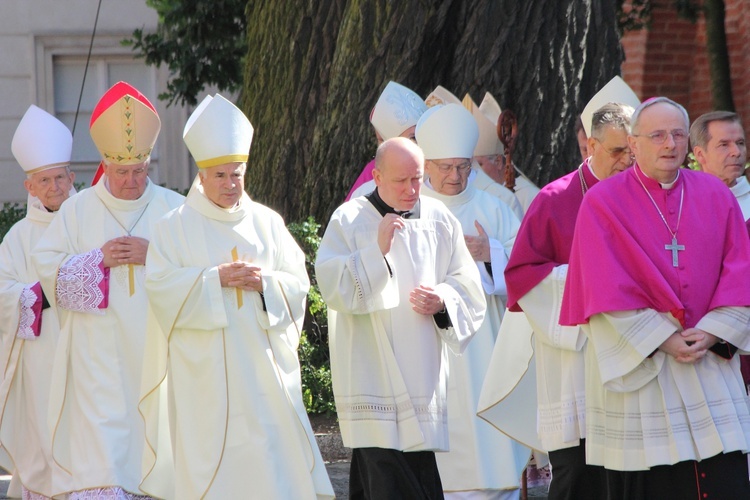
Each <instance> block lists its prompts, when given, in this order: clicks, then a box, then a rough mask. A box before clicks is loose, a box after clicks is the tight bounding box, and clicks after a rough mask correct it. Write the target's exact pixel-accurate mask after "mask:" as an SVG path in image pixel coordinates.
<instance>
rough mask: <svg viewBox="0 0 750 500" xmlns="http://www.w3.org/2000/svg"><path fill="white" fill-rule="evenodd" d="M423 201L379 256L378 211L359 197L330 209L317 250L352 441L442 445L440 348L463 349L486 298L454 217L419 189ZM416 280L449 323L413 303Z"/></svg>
mask: <svg viewBox="0 0 750 500" xmlns="http://www.w3.org/2000/svg"><path fill="white" fill-rule="evenodd" d="M420 205H421V206H420V216H419V218H410V219H405V220H404V224H405V226H406V227H404V228H403V229H400V230H398V231H396V233H395V235H394V239H393V244H392V247H391V250H390V252H389V253H388V254H387V255H386V256H385V258H384V257H383V255H382V253H381V252H380V248H379V247H378V244H377V233H378V225H379V224H380V222H381V220H382V219H383V217H382V216H381V215H380V213H379V212H378V211H377V210H376V209H375V207H373V206H372V204H371V203H370V202H369V201H368V200H367V199H366V198H363V197H359V198H356V199H353V200H350V201H348V202H347V203H344V204H343V205H341V206H340V207H339V208H338V209H337V210H336V212H334V214H333V216H332V218H331V220H330V222H329V224H328V227H327V229H326V233H325V235H324V236H323V240H322V242H321V245H320V249H319V251H318V257H317V261H316V265H315V269H316V276H317V278H318V283H319V285H320V291H321V294H322V295H323V298H324V300H325V301H326V302H327V304H328V308H329V313H328V314H329V316H328V319H329V326H330V341H329V343H330V349H331V371H332V376H333V389H334V394H335V397H336V409H337V412H338V416H339V422H340V426H341V433H342V437H343V439H344V444H345V445H346V446H348V447H350V448H362V447H379V448H389V449H395V450H402V451H418V450H447V449H448V430H447V414H446V411H447V408H446V390H447V380H446V377H447V366H446V363H447V360H446V359H445V358H444V355H446V354H447V352H446V351H445V349H444V347H445V346H446V345H447V346H449V347H450V349H451V350H453V351H454V352H457V353H458V352H461V351H463V350H464V349H465V347H466V344H467V342H468V341H469V340H470V339H471V336H472V335H473V334H474V332H475V331H476V330H477V329H478V328H479V326H480V325H481V323H482V320H483V319H484V312H485V306H486V301H485V298H484V293H483V291H482V287H481V284H480V279H479V273H478V271H477V266H476V265H475V264H474V261H473V260H472V258H471V255H470V254H469V251H468V249H467V248H466V244H465V242H464V239H463V232H462V231H461V226H460V224H459V222H458V221H457V220H456V219H455V217H453V216H452V215H451V214H450V212H449V211H448V210H447V209H446V208H445V206H444V205H443V204H442V203H440V202H438V201H436V200H433V199H430V198H426V197H421V198H420ZM419 284H423V285H427V286H430V287H433V288H434V289H435V290H436V292H437V293H438V294H439V295H440V296H441V298H442V299H443V300H444V302H445V307H446V311H447V313H448V315H449V316H450V319H451V322H452V327H450V328H447V329H440V328H438V327H437V326H436V325H435V321H434V320H433V318H432V317H431V316H424V315H421V314H418V313H416V312H414V311H413V310H412V308H411V304H410V303H409V293H410V292H411V291H412V290H413V289H414V288H415V287H416V286H417V285H419Z"/></svg>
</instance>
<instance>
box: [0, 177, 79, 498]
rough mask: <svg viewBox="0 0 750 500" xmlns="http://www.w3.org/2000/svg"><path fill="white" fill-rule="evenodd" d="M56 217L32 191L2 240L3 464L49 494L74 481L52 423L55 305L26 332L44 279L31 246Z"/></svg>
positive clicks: (0, 387)
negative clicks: (57, 459) (58, 454)
mask: <svg viewBox="0 0 750 500" xmlns="http://www.w3.org/2000/svg"><path fill="white" fill-rule="evenodd" d="M74 193H75V191H72V192H71V194H74ZM54 216H55V213H53V212H48V211H47V210H46V209H45V208H44V206H43V205H42V204H41V202H40V201H39V200H38V199H37V198H35V197H31V196H30V197H29V200H28V205H27V213H26V217H25V218H24V219H22V220H21V221H19V222H18V223H17V224H15V225H14V226H13V227H12V228H11V229H10V231H8V233H7V234H6V235H5V238H3V243H2V245H0V335H1V336H2V351H1V352H0V360H1V362H2V371H0V373H1V374H2V385H0V442H2V445H3V448H5V450H7V452H8V454H9V455H10V458H11V460H12V462H10V463H4V462H3V463H2V464H1V465H2V466H3V467H4V468H6V469H7V470H9V471H13V470H14V468H15V474H16V475H17V476H18V477H19V478H20V480H21V482H22V484H23V486H24V487H25V488H26V489H27V490H29V491H31V492H33V493H36V494H39V495H44V496H51V495H52V492H53V491H64V490H66V489H67V481H68V480H69V477H68V475H67V473H66V472H65V471H63V470H62V469H61V468H60V467H58V466H57V464H55V463H54V461H53V460H52V450H51V448H50V433H49V429H48V426H47V407H48V397H49V388H50V380H51V368H52V361H53V359H54V356H55V347H56V345H57V339H58V336H59V323H58V319H57V314H56V312H55V310H54V308H51V307H50V308H48V309H44V311H43V312H42V313H41V314H42V317H41V331H40V332H39V336H37V337H35V336H33V335H30V336H29V335H23V332H22V331H23V330H28V329H29V328H30V322H31V320H33V319H34V318H33V317H34V313H33V312H32V311H31V310H30V304H33V303H34V302H35V301H37V300H41V289H37V291H38V292H39V295H38V296H37V295H36V294H35V293H32V294H31V296H29V292H30V288H31V287H32V285H34V284H37V283H38V281H39V277H38V276H37V273H36V271H35V270H34V268H33V267H32V265H31V249H32V248H34V245H36V242H37V241H38V240H39V238H40V237H41V235H42V233H43V232H44V231H45V229H47V226H48V225H49V223H50V221H52V219H53V217H54ZM14 466H15V467H14Z"/></svg>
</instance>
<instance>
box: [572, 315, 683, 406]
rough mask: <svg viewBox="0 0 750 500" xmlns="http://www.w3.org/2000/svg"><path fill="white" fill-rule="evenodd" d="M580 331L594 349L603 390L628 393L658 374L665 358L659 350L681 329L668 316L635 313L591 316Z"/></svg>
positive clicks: (675, 321) (664, 354) (674, 320)
mask: <svg viewBox="0 0 750 500" xmlns="http://www.w3.org/2000/svg"><path fill="white" fill-rule="evenodd" d="M583 329H584V331H585V332H586V333H587V335H588V336H589V342H590V344H591V346H590V348H591V347H593V349H594V353H595V355H596V360H597V364H598V367H599V371H600V373H601V378H602V382H603V383H604V387H605V388H606V389H608V390H610V391H614V392H631V391H635V390H638V389H640V388H641V387H643V386H644V385H646V384H647V383H648V382H650V381H651V380H653V379H654V378H655V377H656V376H657V375H658V374H659V372H660V371H661V369H662V365H663V364H664V359H665V356H667V354H666V353H664V352H663V351H660V350H658V349H659V346H661V345H662V344H663V343H664V341H666V340H667V339H668V338H669V337H670V336H671V335H672V334H673V333H675V332H677V331H678V330H680V329H681V328H680V326H679V323H678V322H677V320H676V319H674V318H673V317H672V315H671V314H668V313H659V312H657V311H655V310H653V309H637V310H634V311H613V312H609V313H600V314H595V315H593V316H591V318H590V319H589V323H588V325H584V326H583Z"/></svg>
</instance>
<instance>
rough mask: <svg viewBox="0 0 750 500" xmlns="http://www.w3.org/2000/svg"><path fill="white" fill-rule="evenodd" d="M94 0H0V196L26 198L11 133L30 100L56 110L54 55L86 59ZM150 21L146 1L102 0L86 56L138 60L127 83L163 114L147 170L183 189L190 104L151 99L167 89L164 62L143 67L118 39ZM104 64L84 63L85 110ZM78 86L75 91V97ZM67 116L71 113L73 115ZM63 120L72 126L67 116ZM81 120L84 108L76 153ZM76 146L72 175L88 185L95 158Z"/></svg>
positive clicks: (191, 171) (189, 165)
mask: <svg viewBox="0 0 750 500" xmlns="http://www.w3.org/2000/svg"><path fill="white" fill-rule="evenodd" d="M98 3H99V0H1V1H0V203H2V202H6V201H10V202H20V201H25V199H26V192H25V191H24V189H23V185H22V183H23V179H24V174H23V172H22V170H21V168H20V167H19V166H18V165H17V163H16V161H15V159H14V158H13V155H12V153H11V148H10V145H11V140H12V138H13V133H14V132H15V129H16V126H17V125H18V122H19V121H20V119H21V117H22V116H23V114H24V113H25V112H26V109H27V108H28V107H29V105H31V104H36V105H37V106H39V107H41V108H42V109H45V110H47V111H48V112H50V113H52V114H56V110H57V107H56V102H55V99H56V95H58V96H59V95H60V94H59V93H60V89H59V88H57V89H56V84H58V85H59V82H56V77H55V61H57V64H59V61H60V60H69V59H70V60H73V61H74V62H75V61H78V64H80V61H83V60H85V57H86V54H87V52H88V49H89V43H90V41H91V33H92V30H93V27H94V20H95V17H96V9H97V5H98ZM156 26H157V14H156V12H155V11H154V10H153V9H151V8H149V7H147V6H146V1H145V0H103V1H102V4H101V10H100V13H99V22H98V26H97V31H96V37H95V38H94V44H93V50H92V57H94V58H97V57H98V58H99V60H100V61H102V60H110V59H111V60H114V61H116V62H117V61H119V62H121V63H123V64H130V65H132V64H135V65H137V66H136V68H137V70H138V73H139V75H138V78H137V79H138V81H143V82H145V83H143V84H137V83H135V82H130V83H133V84H134V85H135V86H136V88H138V89H139V90H140V91H141V92H143V94H145V95H146V96H147V97H148V98H149V100H151V102H153V103H154V105H155V106H156V108H157V110H158V112H159V116H160V118H161V121H162V128H161V133H160V135H159V139H158V141H157V143H156V148H155V152H154V161H153V163H152V167H151V169H150V175H151V178H152V179H153V180H154V181H156V182H157V183H160V184H164V185H166V186H167V187H171V188H179V189H186V188H188V187H189V186H190V183H191V182H192V179H193V177H194V176H195V172H196V168H195V165H194V164H193V162H192V160H191V159H190V156H189V154H188V151H187V148H186V147H185V144H184V142H183V141H182V129H183V127H184V125H185V121H186V119H187V116H188V113H189V110H187V109H185V108H183V107H181V106H178V105H172V106H170V107H169V108H167V107H166V103H164V102H162V101H159V100H158V99H157V96H158V95H159V94H160V93H162V92H164V91H166V82H167V78H168V71H167V69H166V68H159V69H156V68H152V67H147V66H146V65H145V63H144V62H143V61H142V60H141V59H135V58H134V57H133V52H132V50H131V48H130V47H123V46H121V45H120V40H122V39H124V38H129V37H130V35H131V34H132V32H133V30H134V29H137V28H143V29H144V31H147V32H148V31H155V29H156ZM61 58H62V59H61ZM131 67H132V66H131ZM58 68H59V66H58ZM103 68H104V69H103ZM97 71H98V73H96V72H97ZM103 71H104V72H106V68H105V66H103V65H101V64H100V65H99V66H96V65H93V66H90V67H89V70H88V72H87V76H86V92H85V95H87V96H88V98H89V99H88V101H89V102H88V104H89V111H90V109H91V108H92V107H93V104H95V102H96V101H97V100H98V98H99V97H100V96H101V94H102V93H103V92H104V91H105V90H106V87H103V86H102V85H103V84H102V83H101V82H103V81H105V80H106V78H107V75H103V74H102V72H103ZM81 73H82V71H81ZM115 75H117V76H119V74H117V73H116V72H114V73H112V74H110V75H109V77H110V78H111V77H113V76H115ZM60 79H61V78H58V79H57V80H60ZM97 82H99V83H97ZM111 83H115V82H111ZM78 85H79V86H80V83H79V84H78ZM91 85H94V87H91ZM56 91H57V94H56ZM79 91H80V89H78V90H76V92H75V94H76V98H77V95H78V92H79ZM68 93H70V89H68ZM199 100H200V99H199ZM83 108H84V106H83V105H82V109H83ZM59 117H60V118H61V119H63V117H62V116H59ZM69 118H71V119H72V115H71V116H70V117H69ZM63 121H65V122H66V124H68V126H69V127H71V128H72V123H68V121H66V120H63ZM88 122H89V117H88V116H86V117H85V118H83V119H82V118H81V117H79V119H78V122H77V124H76V131H75V142H74V149H75V148H78V149H79V150H80V151H79V153H83V152H86V151H87V150H88V149H90V148H87V147H86V146H87V145H86V144H85V141H90V137H89V136H88ZM41 140H43V137H40V141H41ZM89 146H90V144H89ZM76 153H77V152H76V151H75V150H74V159H75V158H76V157H77V156H78V160H76V161H74V162H73V164H72V168H73V169H74V170H75V171H76V174H77V176H78V177H77V181H82V182H85V183H86V184H87V185H88V182H89V181H90V179H91V176H92V175H93V172H94V170H95V168H96V162H95V159H90V154H89V160H85V159H84V160H81V158H80V156H81V154H78V155H77V154H76ZM84 156H85V155H84Z"/></svg>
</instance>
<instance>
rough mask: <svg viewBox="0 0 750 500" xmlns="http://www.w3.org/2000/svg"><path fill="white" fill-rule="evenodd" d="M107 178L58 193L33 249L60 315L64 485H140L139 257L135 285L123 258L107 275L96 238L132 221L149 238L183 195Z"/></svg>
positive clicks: (56, 399)
mask: <svg viewBox="0 0 750 500" xmlns="http://www.w3.org/2000/svg"><path fill="white" fill-rule="evenodd" d="M105 184H106V177H105V178H103V179H102V180H101V181H100V182H99V183H98V184H96V185H95V186H94V187H92V188H89V189H86V190H84V191H82V192H80V193H78V194H77V195H76V196H73V197H72V198H70V199H68V200H67V201H66V202H65V203H63V206H62V207H61V208H60V211H59V212H58V214H57V216H56V217H55V219H54V220H53V221H52V223H51V224H50V226H49V228H48V230H47V231H46V232H45V234H44V235H43V236H42V238H41V240H40V241H39V243H38V244H37V246H36V248H35V249H34V252H33V255H32V260H33V262H34V264H35V266H36V269H37V271H38V272H39V275H40V279H41V282H42V287H43V288H44V292H45V294H46V296H47V298H48V300H49V301H50V304H52V305H53V307H55V306H56V307H57V313H58V315H59V318H60V339H59V344H58V348H57V351H56V355H55V361H54V364H53V366H52V386H51V389H50V394H49V405H50V406H49V425H50V427H51V430H52V440H53V441H52V446H53V448H52V449H53V457H54V459H55V460H56V461H57V463H59V464H60V466H61V467H63V468H64V469H66V470H68V471H70V473H71V475H72V484H71V485H70V490H73V491H78V490H88V489H102V488H109V487H121V488H124V489H125V490H127V491H129V492H132V493H138V492H139V490H138V484H139V483H140V478H141V467H140V463H141V457H142V443H143V439H142V435H143V420H142V419H141V416H140V415H139V414H138V409H137V404H138V392H139V389H140V380H141V370H142V363H143V347H144V342H145V336H146V311H147V299H146V292H145V288H144V279H145V276H144V271H143V270H144V267H143V266H135V272H134V285H135V287H134V288H135V289H134V293H133V295H131V294H130V283H129V273H128V266H118V267H115V268H112V269H111V270H110V273H111V274H110V279H109V281H108V283H106V284H104V283H103V282H104V281H105V278H106V273H103V272H102V264H101V260H102V257H101V250H100V248H101V247H102V246H103V245H104V243H106V242H107V241H109V240H111V239H113V238H116V237H119V236H125V235H126V233H127V231H128V230H130V232H131V234H132V236H138V237H141V238H145V239H147V240H150V239H151V235H152V232H153V225H154V223H155V222H156V220H158V219H159V218H161V217H162V216H163V215H164V214H165V213H167V212H168V211H170V210H171V209H172V208H174V207H176V206H179V205H180V203H181V202H182V200H183V199H184V198H183V197H182V196H180V195H179V194H177V193H175V192H173V191H170V190H168V189H164V188H161V187H159V186H156V185H154V184H153V183H152V182H150V181H149V183H148V185H147V186H146V190H145V192H144V193H143V195H141V197H140V198H139V199H137V200H132V201H131V200H120V199H117V198H115V197H114V196H112V195H111V194H110V193H109V191H108V190H107V188H106V186H105ZM123 227H124V228H126V229H123ZM92 290H93V291H92ZM96 290H98V292H97V291H96ZM106 302H108V305H107V307H106V308H103V307H102V306H103V304H104V303H106ZM56 493H58V494H59V493H64V491H63V490H60V491H57V492H56Z"/></svg>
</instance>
